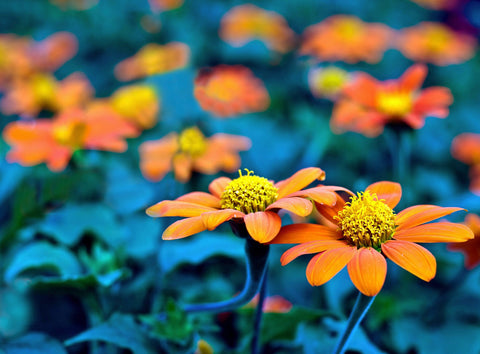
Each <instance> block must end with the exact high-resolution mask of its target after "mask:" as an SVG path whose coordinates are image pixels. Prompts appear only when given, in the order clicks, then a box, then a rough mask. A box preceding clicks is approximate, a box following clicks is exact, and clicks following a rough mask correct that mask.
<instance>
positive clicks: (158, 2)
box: [148, 0, 184, 12]
mask: <svg viewBox="0 0 480 354" xmlns="http://www.w3.org/2000/svg"><path fill="white" fill-rule="evenodd" d="M183 2H184V0H148V3H149V4H150V8H151V9H152V11H153V12H160V11H168V10H174V9H178V8H179V7H180V6H182V5H183Z"/></svg>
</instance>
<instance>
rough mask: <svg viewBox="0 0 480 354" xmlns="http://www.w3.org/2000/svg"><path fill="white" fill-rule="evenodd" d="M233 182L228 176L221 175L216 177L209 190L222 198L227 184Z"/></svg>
mask: <svg viewBox="0 0 480 354" xmlns="http://www.w3.org/2000/svg"><path fill="white" fill-rule="evenodd" d="M230 182H232V180H231V179H230V178H228V177H219V178H216V179H214V180H213V181H212V183H210V185H209V186H208V191H209V192H210V193H212V194H213V195H214V196H215V197H217V198H220V197H221V196H222V193H223V191H224V190H225V187H226V186H227V184H229V183H230Z"/></svg>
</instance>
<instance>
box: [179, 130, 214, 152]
mask: <svg viewBox="0 0 480 354" xmlns="http://www.w3.org/2000/svg"><path fill="white" fill-rule="evenodd" d="M178 144H179V145H180V150H181V151H182V152H184V153H186V154H188V155H190V156H191V157H199V156H202V155H203V154H204V153H205V151H206V150H207V139H206V138H205V135H203V134H202V132H201V131H200V129H198V128H197V127H191V128H187V129H185V130H183V131H182V132H181V133H180V135H179V137H178Z"/></svg>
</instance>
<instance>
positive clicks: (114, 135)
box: [3, 106, 137, 171]
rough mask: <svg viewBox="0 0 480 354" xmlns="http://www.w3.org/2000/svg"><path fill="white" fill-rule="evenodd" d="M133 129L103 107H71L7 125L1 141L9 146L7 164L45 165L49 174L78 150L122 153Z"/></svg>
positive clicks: (61, 168) (62, 167)
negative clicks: (82, 108)
mask: <svg viewBox="0 0 480 354" xmlns="http://www.w3.org/2000/svg"><path fill="white" fill-rule="evenodd" d="M136 133H137V132H136V130H135V128H133V126H131V125H130V124H129V123H127V122H126V121H125V120H124V119H123V118H121V117H120V116H118V115H117V114H116V113H115V112H113V111H112V110H109V109H108V107H106V106H92V107H90V108H88V109H87V110H80V109H77V108H72V109H70V110H68V111H65V112H63V113H61V114H60V115H58V116H56V117H54V118H53V119H38V120H35V121H16V122H12V123H9V124H8V125H7V126H6V127H5V129H4V131H3V138H4V139H5V141H6V142H7V143H8V144H9V145H10V146H11V149H10V151H9V152H8V153H7V156H6V159H7V161H8V162H17V163H19V164H21V165H23V166H33V165H38V164H40V163H42V162H45V163H46V164H47V166H48V168H49V169H50V170H52V171H62V170H64V169H65V167H66V166H67V164H68V162H69V160H70V158H71V156H72V154H73V152H75V151H76V150H79V149H93V150H106V151H114V152H123V151H125V150H126V149H127V143H126V142H125V137H131V136H134V135H135V134H136Z"/></svg>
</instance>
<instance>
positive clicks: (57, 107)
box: [0, 72, 93, 117]
mask: <svg viewBox="0 0 480 354" xmlns="http://www.w3.org/2000/svg"><path fill="white" fill-rule="evenodd" d="M92 95H93V88H92V86H91V84H90V82H89V81H88V79H87V78H86V77H85V76H84V75H83V74H82V73H73V74H71V75H69V76H68V77H66V78H65V79H63V80H62V81H60V82H59V81H57V80H56V79H55V78H54V77H53V76H52V75H51V74H47V73H41V72H39V73H36V74H33V75H31V76H30V77H29V78H28V79H26V80H19V81H16V82H15V83H13V84H12V85H11V87H10V89H9V90H8V91H7V92H6V94H5V96H4V97H3V98H2V100H1V102H0V104H1V110H2V112H3V113H4V114H6V115H11V114H19V115H24V116H26V117H34V116H36V115H37V114H38V113H39V112H40V111H41V110H44V109H47V110H51V111H53V112H57V111H62V110H65V109H67V108H72V107H79V106H83V105H84V104H86V103H87V102H88V101H89V100H90V99H91V97H92Z"/></svg>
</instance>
